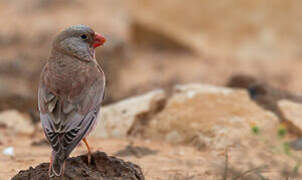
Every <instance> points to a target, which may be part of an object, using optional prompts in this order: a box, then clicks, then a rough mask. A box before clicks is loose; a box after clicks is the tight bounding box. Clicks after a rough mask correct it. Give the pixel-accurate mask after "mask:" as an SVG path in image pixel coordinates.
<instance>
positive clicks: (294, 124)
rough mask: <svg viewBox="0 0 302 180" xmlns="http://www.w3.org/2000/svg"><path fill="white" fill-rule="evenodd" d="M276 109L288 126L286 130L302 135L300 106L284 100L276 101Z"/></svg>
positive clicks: (301, 111)
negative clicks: (277, 108)
mask: <svg viewBox="0 0 302 180" xmlns="http://www.w3.org/2000/svg"><path fill="white" fill-rule="evenodd" d="M278 107H279V109H280V111H281V113H282V116H283V117H284V120H285V122H286V123H287V124H288V129H289V130H290V131H291V132H294V133H297V134H299V135H302V104H300V103H295V102H292V101H289V100H285V99H284V100H280V101H278Z"/></svg>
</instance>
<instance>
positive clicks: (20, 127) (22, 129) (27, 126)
mask: <svg viewBox="0 0 302 180" xmlns="http://www.w3.org/2000/svg"><path fill="white" fill-rule="evenodd" d="M0 124H4V125H5V126H6V127H7V128H10V129H12V130H13V131H14V132H16V133H21V134H32V133H33V132H34V126H33V125H32V123H31V121H30V117H29V116H26V115H24V114H21V113H20V112H18V111H16V110H6V111H2V112H1V113H0Z"/></svg>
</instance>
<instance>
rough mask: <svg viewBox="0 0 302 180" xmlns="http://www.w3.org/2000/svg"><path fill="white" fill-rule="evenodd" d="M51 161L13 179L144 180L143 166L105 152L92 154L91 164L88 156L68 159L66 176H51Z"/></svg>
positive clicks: (24, 171) (22, 172) (25, 171)
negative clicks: (88, 162) (49, 171)
mask: <svg viewBox="0 0 302 180" xmlns="http://www.w3.org/2000/svg"><path fill="white" fill-rule="evenodd" d="M48 167H49V163H41V164H39V165H38V166H37V167H35V168H32V167H30V168H29V169H28V170H22V171H20V172H19V173H18V174H17V175H16V176H14V177H13V178H12V180H28V179H32V180H48V179H52V180H77V179H86V180H105V179H106V180H107V179H112V180H127V179H128V180H130V179H131V180H144V179H145V178H144V175H143V173H142V171H141V168H140V167H139V166H138V165H136V164H133V163H131V162H124V161H123V160H121V159H118V158H115V157H112V156H107V155H106V154H105V153H103V152H99V151H98V152H95V153H93V154H92V156H91V165H87V156H86V155H82V156H78V157H73V158H69V159H67V160H66V166H65V167H66V169H65V173H64V177H56V178H49V177H48Z"/></svg>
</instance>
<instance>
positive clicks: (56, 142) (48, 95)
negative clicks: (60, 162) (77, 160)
mask: <svg viewBox="0 0 302 180" xmlns="http://www.w3.org/2000/svg"><path fill="white" fill-rule="evenodd" d="M98 72H99V73H98V74H94V76H96V78H94V80H93V82H92V83H89V84H90V87H87V86H80V87H79V88H82V89H81V90H79V91H78V92H80V93H79V94H78V95H75V96H73V97H68V96H67V97H62V96H57V95H55V94H54V93H53V92H51V90H50V89H49V88H47V87H48V86H47V84H46V83H45V81H44V80H43V79H44V78H43V75H42V78H41V82H40V87H39V93H38V101H39V110H40V118H41V122H42V126H43V130H44V133H45V135H46V137H47V139H48V141H49V142H50V144H51V146H52V148H53V150H54V151H55V152H56V153H57V154H58V155H60V156H61V157H62V159H63V158H67V157H68V156H69V154H70V153H71V151H72V150H73V149H74V148H75V147H76V145H77V144H78V143H79V142H80V141H81V140H82V138H84V137H85V136H86V135H87V134H88V133H89V131H90V130H91V128H92V127H93V125H94V124H95V121H96V119H97V115H98V112H99V109H100V106H101V102H102V99H103V96H104V88H105V79H104V76H103V72H102V71H101V70H99V71H98ZM42 74H43V73H42Z"/></svg>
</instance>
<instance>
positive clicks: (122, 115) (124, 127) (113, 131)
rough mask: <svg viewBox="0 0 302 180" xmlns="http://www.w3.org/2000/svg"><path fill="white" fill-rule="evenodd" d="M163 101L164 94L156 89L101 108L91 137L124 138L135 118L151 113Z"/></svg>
mask: <svg viewBox="0 0 302 180" xmlns="http://www.w3.org/2000/svg"><path fill="white" fill-rule="evenodd" d="M165 99H166V96H165V92H164V91H163V90H161V89H158V90H154V91H151V92H149V93H146V94H144V95H141V96H136V97H131V98H128V99H125V100H122V101H119V102H117V103H114V104H111V105H108V106H105V107H102V108H101V112H100V115H99V117H98V118H99V123H98V124H97V126H96V128H95V129H94V131H92V133H91V135H92V136H95V137H103V138H108V137H126V136H127V135H128V134H129V131H130V130H131V128H132V126H133V124H134V123H135V122H136V119H137V118H140V117H141V115H142V114H146V113H147V114H148V112H153V110H154V109H157V107H158V106H160V105H161V103H162V102H163V101H165Z"/></svg>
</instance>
